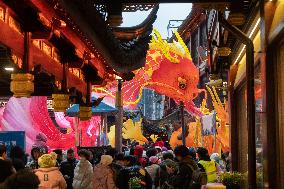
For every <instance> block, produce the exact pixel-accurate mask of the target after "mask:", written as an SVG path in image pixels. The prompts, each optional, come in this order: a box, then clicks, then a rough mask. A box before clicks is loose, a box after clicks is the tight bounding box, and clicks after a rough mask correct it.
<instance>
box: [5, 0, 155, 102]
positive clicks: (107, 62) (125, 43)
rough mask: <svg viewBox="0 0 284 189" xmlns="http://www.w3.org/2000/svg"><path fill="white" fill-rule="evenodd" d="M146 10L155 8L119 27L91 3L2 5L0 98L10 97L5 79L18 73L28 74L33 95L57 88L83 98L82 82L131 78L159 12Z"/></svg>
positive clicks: (53, 0) (16, 1) (15, 0)
mask: <svg viewBox="0 0 284 189" xmlns="http://www.w3.org/2000/svg"><path fill="white" fill-rule="evenodd" d="M148 6H149V7H148V8H153V7H154V8H153V9H152V12H151V13H150V14H149V16H148V18H147V19H146V20H145V21H144V22H143V23H141V24H140V25H137V26H135V27H129V28H123V27H116V24H115V22H116V21H115V19H112V18H109V17H110V16H111V14H108V15H109V17H108V18H107V17H106V15H107V7H106V6H104V5H96V4H94V3H92V1H84V3H81V1H80V2H79V1H72V2H70V1H68V2H67V1H59V0H58V1H57V0H48V1H37V0H27V1H20V0H7V1H6V0H4V1H1V2H0V25H1V27H0V34H1V35H0V61H1V76H0V88H1V90H0V91H1V92H0V94H1V95H2V96H11V95H12V93H11V92H10V81H11V79H10V78H11V76H10V74H11V73H17V72H27V73H28V72H29V73H31V74H32V75H33V76H34V93H33V95H42V96H51V94H52V93H53V92H56V91H58V90H60V88H61V87H62V85H66V86H67V89H71V88H72V89H76V90H75V91H77V92H79V93H83V94H86V79H87V80H88V82H90V83H91V84H93V85H104V84H105V83H106V82H108V81H111V80H113V79H114V75H120V76H121V77H122V78H123V79H131V71H133V70H135V69H137V68H140V67H141V66H143V65H144V63H145V57H146V52H147V49H148V43H149V40H150V38H151V37H150V34H151V31H152V24H153V22H154V21H155V19H156V13H157V10H158V7H155V5H151V4H150V5H148ZM144 8H145V9H146V10H147V7H146V6H144ZM122 9H123V10H125V11H135V10H136V9H137V7H135V6H129V5H124V6H123V7H122ZM140 9H141V7H140ZM118 25H119V24H118ZM64 69H65V70H66V72H64V71H63V70H64ZM73 91H74V90H73Z"/></svg>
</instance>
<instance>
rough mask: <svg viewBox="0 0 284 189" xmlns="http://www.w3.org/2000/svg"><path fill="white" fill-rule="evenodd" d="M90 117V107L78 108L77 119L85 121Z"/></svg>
mask: <svg viewBox="0 0 284 189" xmlns="http://www.w3.org/2000/svg"><path fill="white" fill-rule="evenodd" d="M91 117H92V107H90V106H80V111H79V118H80V120H82V121H87V120H89V119H91Z"/></svg>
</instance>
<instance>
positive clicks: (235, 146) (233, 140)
mask: <svg viewBox="0 0 284 189" xmlns="http://www.w3.org/2000/svg"><path fill="white" fill-rule="evenodd" d="M237 71H238V65H232V66H231V68H230V71H229V82H228V92H229V94H228V98H229V99H228V102H229V107H230V147H231V157H232V159H231V169H232V171H239V136H238V133H239V132H238V124H237V107H236V100H237V99H236V95H235V91H234V83H235V78H236V74H237Z"/></svg>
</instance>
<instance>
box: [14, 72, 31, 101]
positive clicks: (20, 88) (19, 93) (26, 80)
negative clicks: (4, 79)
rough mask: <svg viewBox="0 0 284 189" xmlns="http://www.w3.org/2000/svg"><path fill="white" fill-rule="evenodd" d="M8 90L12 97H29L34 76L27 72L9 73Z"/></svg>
mask: <svg viewBox="0 0 284 189" xmlns="http://www.w3.org/2000/svg"><path fill="white" fill-rule="evenodd" d="M11 80H12V81H11V84H10V90H11V92H12V93H14V95H13V96H14V97H16V98H20V97H30V96H31V94H32V93H33V92H34V83H33V81H34V76H33V75H32V74H29V73H16V74H11Z"/></svg>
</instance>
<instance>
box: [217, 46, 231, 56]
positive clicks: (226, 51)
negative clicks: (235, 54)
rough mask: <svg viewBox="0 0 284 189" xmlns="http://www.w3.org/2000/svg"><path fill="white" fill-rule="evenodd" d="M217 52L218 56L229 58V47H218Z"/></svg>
mask: <svg viewBox="0 0 284 189" xmlns="http://www.w3.org/2000/svg"><path fill="white" fill-rule="evenodd" d="M217 52H218V55H219V56H229V55H230V54H231V52H232V51H231V49H230V48H229V47H219V48H218V51H217Z"/></svg>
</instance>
